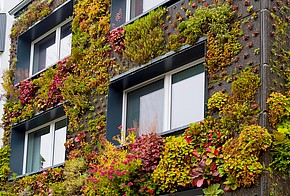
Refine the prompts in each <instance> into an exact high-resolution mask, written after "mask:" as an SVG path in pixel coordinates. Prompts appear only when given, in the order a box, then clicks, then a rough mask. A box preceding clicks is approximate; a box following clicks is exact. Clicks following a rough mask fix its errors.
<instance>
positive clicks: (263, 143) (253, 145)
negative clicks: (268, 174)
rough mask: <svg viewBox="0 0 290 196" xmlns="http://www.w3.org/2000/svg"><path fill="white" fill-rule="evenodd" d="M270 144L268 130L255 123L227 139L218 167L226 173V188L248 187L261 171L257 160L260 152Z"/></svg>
mask: <svg viewBox="0 0 290 196" xmlns="http://www.w3.org/2000/svg"><path fill="white" fill-rule="evenodd" d="M271 144H272V139H271V135H270V134H269V133H268V131H267V130H266V129H265V128H262V127H260V126H256V125H251V126H247V127H244V128H243V129H242V131H241V134H240V135H239V136H238V137H237V138H234V139H229V140H227V142H226V143H225V144H224V145H223V148H222V152H223V159H224V164H223V165H222V166H221V167H220V169H219V171H220V172H221V173H222V174H224V173H226V174H227V175H228V177H227V181H226V182H225V183H224V184H226V189H227V190H231V189H232V190H235V189H236V188H237V187H240V186H243V187H249V186H251V185H253V184H254V183H255V182H256V181H257V179H258V177H259V174H260V173H261V172H262V171H263V166H262V164H261V163H260V162H259V155H260V152H261V151H265V150H266V149H267V148H268V147H270V146H271Z"/></svg>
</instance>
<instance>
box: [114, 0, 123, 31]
mask: <svg viewBox="0 0 290 196" xmlns="http://www.w3.org/2000/svg"><path fill="white" fill-rule="evenodd" d="M111 9H112V12H111V16H112V17H111V29H114V28H116V27H118V26H121V25H122V24H124V23H125V20H126V0H113V1H112V8H111Z"/></svg>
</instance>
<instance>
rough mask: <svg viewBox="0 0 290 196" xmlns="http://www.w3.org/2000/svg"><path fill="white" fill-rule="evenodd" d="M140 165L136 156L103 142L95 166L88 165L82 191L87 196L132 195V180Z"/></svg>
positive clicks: (92, 164)
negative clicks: (87, 173)
mask: <svg viewBox="0 0 290 196" xmlns="http://www.w3.org/2000/svg"><path fill="white" fill-rule="evenodd" d="M140 165H141V159H140V158H139V157H138V156H136V155H134V154H132V153H128V152H127V150H124V149H117V148H116V147H115V146H113V144H111V143H109V142H108V141H104V149H103V150H102V152H101V153H100V154H99V156H98V157H97V160H96V164H94V163H91V164H90V165H89V167H90V169H89V170H88V172H89V176H88V178H87V180H88V182H87V184H86V185H85V187H84V188H83V191H84V193H85V194H89V195H123V194H126V195H134V193H135V190H134V184H133V180H134V176H136V175H137V173H136V172H137V170H138V169H139V167H140ZM135 194H136V193H135Z"/></svg>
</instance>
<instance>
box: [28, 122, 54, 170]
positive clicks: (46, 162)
mask: <svg viewBox="0 0 290 196" xmlns="http://www.w3.org/2000/svg"><path fill="white" fill-rule="evenodd" d="M49 166H51V136H50V126H47V127H44V128H42V129H40V130H38V131H35V132H32V133H30V134H28V149H27V162H26V172H35V171H39V170H40V169H42V168H46V167H49Z"/></svg>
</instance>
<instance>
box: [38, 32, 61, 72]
mask: <svg viewBox="0 0 290 196" xmlns="http://www.w3.org/2000/svg"><path fill="white" fill-rule="evenodd" d="M55 37H56V32H53V33H51V34H50V35H48V36H46V37H45V38H44V39H42V40H40V41H39V42H37V43H36V44H35V45H34V55H33V57H34V59H33V74H35V73H37V72H39V71H41V70H43V69H45V68H46V67H48V66H51V65H53V64H54V63H56V62H57V60H58V54H57V45H56V41H55Z"/></svg>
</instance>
